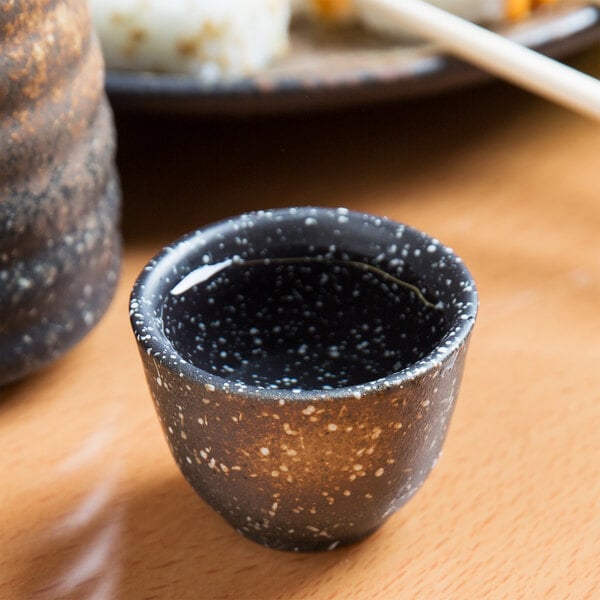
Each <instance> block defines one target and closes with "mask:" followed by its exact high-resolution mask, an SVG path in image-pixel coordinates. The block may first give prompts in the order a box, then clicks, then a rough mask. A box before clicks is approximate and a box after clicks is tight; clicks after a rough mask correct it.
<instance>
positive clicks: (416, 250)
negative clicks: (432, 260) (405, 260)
mask: <svg viewBox="0 0 600 600" xmlns="http://www.w3.org/2000/svg"><path fill="white" fill-rule="evenodd" d="M413 254H414V255H415V256H421V250H420V249H419V248H415V251H414V252H413Z"/></svg>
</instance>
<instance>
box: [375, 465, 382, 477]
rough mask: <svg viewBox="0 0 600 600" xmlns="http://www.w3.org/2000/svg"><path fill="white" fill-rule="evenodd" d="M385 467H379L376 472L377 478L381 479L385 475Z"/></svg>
mask: <svg viewBox="0 0 600 600" xmlns="http://www.w3.org/2000/svg"><path fill="white" fill-rule="evenodd" d="M383 470H384V469H383V467H379V469H377V471H375V477H381V476H382V475H383Z"/></svg>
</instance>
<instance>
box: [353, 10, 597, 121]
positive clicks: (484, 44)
mask: <svg viewBox="0 0 600 600" xmlns="http://www.w3.org/2000/svg"><path fill="white" fill-rule="evenodd" d="M355 5H356V11H357V12H359V13H363V14H364V13H365V11H369V12H370V13H371V14H376V15H377V17H378V18H384V19H386V20H387V22H388V23H390V24H391V23H396V24H397V25H398V29H399V30H402V31H410V32H411V33H415V34H416V35H418V36H420V37H423V38H424V39H428V40H431V41H434V42H438V43H439V44H441V46H442V48H443V49H444V50H445V51H447V52H449V53H451V54H453V55H455V56H457V57H459V58H461V59H463V60H465V61H467V62H470V63H472V64H474V65H476V66H478V67H480V68H482V69H484V70H486V71H488V72H490V73H492V74H494V75H497V76H498V77H501V78H503V79H506V80H507V81H510V82H512V83H514V84H516V85H518V86H521V87H523V88H525V89H527V90H529V91H531V92H534V93H536V94H539V95H540V96H543V97H545V98H547V99H549V100H552V101H554V102H556V103H557V104H561V105H563V106H565V107H566V108H569V109H571V110H573V111H575V112H578V113H580V114H582V115H585V116H587V117H590V118H592V119H595V120H597V121H600V81H599V80H598V79H595V78H593V77H590V76H589V75H586V74H584V73H581V72H580V71H577V70H576V69H573V68H571V67H568V66H566V65H563V64H561V63H559V62H557V61H555V60H552V59H551V58H548V57H546V56H543V55H542V54H539V53H538V52H535V51H534V50H530V49H529V48H526V47H524V46H521V45H519V44H517V43H516V42H513V41H511V40H509V39H507V38H505V37H502V36H501V35H498V34H496V33H493V32H491V31H489V30H487V29H484V28H483V27H479V26H478V25H475V24H474V23H471V22H470V21H466V20H465V19H461V18H460V17H457V16H455V15H453V14H451V13H448V12H446V11H444V10H442V9H440V8H437V7H435V6H432V5H430V4H428V3H427V2H423V0H355Z"/></svg>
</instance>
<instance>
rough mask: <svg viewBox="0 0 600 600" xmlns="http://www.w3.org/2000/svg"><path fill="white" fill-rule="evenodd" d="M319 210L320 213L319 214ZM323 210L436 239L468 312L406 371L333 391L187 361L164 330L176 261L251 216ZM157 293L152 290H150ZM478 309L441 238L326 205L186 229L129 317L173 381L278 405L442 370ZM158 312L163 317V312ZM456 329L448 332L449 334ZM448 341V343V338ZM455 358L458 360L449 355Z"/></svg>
mask: <svg viewBox="0 0 600 600" xmlns="http://www.w3.org/2000/svg"><path fill="white" fill-rule="evenodd" d="M315 211H316V212H315ZM320 211H327V212H331V211H343V214H345V215H348V216H349V217H354V218H360V219H364V218H372V219H375V220H379V221H381V223H383V224H385V225H387V226H394V227H402V228H403V229H404V230H406V231H408V232H410V233H411V234H412V235H415V236H417V237H421V238H422V240H423V242H424V243H435V244H436V245H437V247H439V248H440V249H441V250H442V251H443V252H445V254H446V256H447V257H449V258H451V259H453V260H454V263H455V265H456V267H457V268H459V269H460V272H461V275H462V279H461V280H462V281H464V282H466V283H467V285H465V286H463V288H462V292H463V293H464V294H465V295H466V299H467V302H465V303H463V304H464V307H465V310H464V312H462V314H461V316H460V318H459V319H457V320H455V321H453V322H451V323H449V330H448V332H446V333H445V334H444V335H443V336H442V337H441V338H440V340H439V341H438V342H437V343H436V344H435V347H434V348H433V349H432V350H431V351H430V352H428V353H427V354H425V355H424V356H423V357H422V358H420V359H419V360H417V361H415V362H413V363H410V364H408V365H406V366H405V367H403V368H402V369H400V370H398V371H396V372H394V373H391V374H389V375H385V376H383V377H379V378H375V379H373V380H371V381H368V382H365V383H360V384H354V385H349V386H343V387H336V388H332V389H325V390H321V389H314V390H307V389H292V388H277V389H273V388H264V387H259V386H255V385H252V384H247V383H239V382H234V381H231V380H228V379H226V378H224V377H221V376H219V375H216V374H214V373H211V372H209V371H206V370H204V369H202V368H201V367H199V366H197V365H194V364H192V363H190V362H188V361H187V360H185V359H184V358H183V357H182V356H181V355H180V353H179V352H178V351H177V350H176V349H175V347H174V346H173V344H172V342H171V340H170V339H169V337H168V336H167V335H166V334H165V332H164V330H163V322H162V306H161V305H162V303H163V302H164V297H165V296H166V294H168V293H169V291H170V290H172V289H173V288H174V286H175V285H176V284H177V283H178V282H179V281H181V279H183V277H185V275H178V276H177V279H176V280H172V279H171V276H172V275H173V273H176V267H177V265H178V264H180V263H182V262H184V261H185V260H186V259H187V257H188V256H189V255H191V254H194V253H196V252H198V251H199V250H200V249H201V248H202V247H203V246H204V245H205V244H206V240H209V239H214V238H215V237H216V236H218V235H220V234H222V233H223V232H224V231H230V229H231V227H232V226H233V225H234V224H235V223H239V222H240V221H242V220H248V219H249V218H253V219H257V218H258V219H260V218H263V217H264V216H266V215H268V216H269V218H272V217H273V216H279V215H283V216H293V218H298V219H304V218H305V217H306V216H307V215H315V214H317V215H318V214H319V212H320ZM153 290H154V291H155V293H153V292H152V291H153ZM478 307H479V301H478V293H477V288H476V286H475V282H474V280H473V277H472V275H471V273H470V272H469V270H468V269H467V267H466V266H465V265H464V263H463V261H462V259H460V257H458V256H457V255H456V254H455V252H454V251H453V250H452V249H451V248H449V247H447V246H445V245H444V244H442V243H441V242H439V240H437V239H435V238H433V237H431V236H430V235H428V234H426V233H424V232H422V231H420V230H418V229H415V228H414V227H411V226H409V225H405V224H403V223H400V222H398V221H394V220H392V219H389V218H387V217H379V216H375V215H371V214H368V213H363V212H359V211H350V210H348V209H345V208H322V207H312V206H305V207H292V208H279V209H272V210H259V211H253V212H247V213H243V214H240V215H236V216H233V217H230V218H226V219H223V220H220V221H217V222H215V223H211V224H208V225H206V226H204V227H201V228H199V229H196V230H194V231H191V232H189V233H187V234H186V235H184V236H182V237H180V238H179V239H177V240H175V241H174V242H172V243H171V244H169V245H167V246H165V247H163V248H162V249H161V250H160V251H159V252H158V253H157V254H156V255H155V256H154V257H153V258H152V259H150V261H148V263H147V264H146V265H145V266H144V268H143V269H142V271H141V272H140V274H139V275H138V277H137V278H136V281H135V283H134V286H133V289H132V291H131V294H130V302H129V315H130V321H131V326H132V328H133V332H134V334H135V337H136V340H137V341H138V344H139V345H140V351H142V349H143V351H144V353H145V354H147V355H149V356H151V357H152V358H153V360H155V361H157V362H158V363H160V364H161V365H162V366H163V367H164V368H166V369H167V370H168V371H169V372H170V373H171V374H172V375H173V376H174V378H175V379H180V380H181V381H191V382H195V383H197V384H199V385H204V387H205V388H206V389H207V390H210V391H214V390H215V389H217V390H218V389H221V390H223V391H225V392H226V393H228V394H231V395H235V396H242V397H247V398H253V399H256V398H260V399H261V401H267V402H268V401H273V402H278V403H280V404H282V403H285V402H287V401H298V400H319V399H347V398H349V397H354V398H357V399H358V398H362V397H364V396H366V395H370V394H373V393H376V392H378V391H380V390H382V389H389V388H397V387H403V386H404V385H405V384H407V383H409V382H410V381H413V380H414V379H416V378H417V377H419V376H420V375H423V374H425V373H427V372H430V371H435V370H436V369H439V368H440V367H441V366H442V364H444V363H445V362H446V361H448V360H452V362H454V360H455V357H456V353H457V352H458V351H459V350H460V348H461V347H462V346H463V345H464V344H465V342H467V340H468V338H469V335H470V333H471V331H472V329H473V326H474V323H475V319H476V316H477V311H478ZM159 314H160V316H159ZM451 331H452V332H454V333H453V335H451V336H449V332H451ZM445 338H448V339H446V341H445V342H444V339H445ZM453 356H454V359H452V358H451V357H453Z"/></svg>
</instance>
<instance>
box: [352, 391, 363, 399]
mask: <svg viewBox="0 0 600 600" xmlns="http://www.w3.org/2000/svg"><path fill="white" fill-rule="evenodd" d="M352 395H353V396H354V397H355V398H356V399H357V400H360V399H361V398H362V394H361V393H360V392H352Z"/></svg>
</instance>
